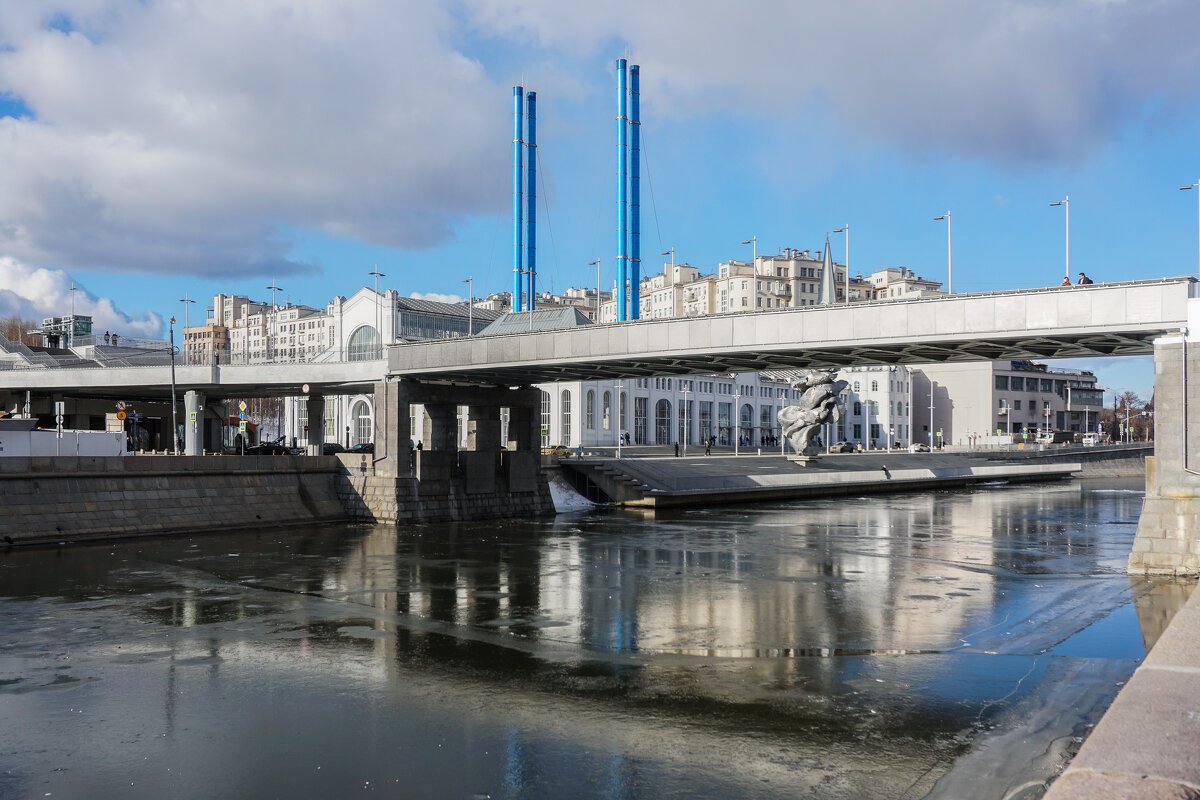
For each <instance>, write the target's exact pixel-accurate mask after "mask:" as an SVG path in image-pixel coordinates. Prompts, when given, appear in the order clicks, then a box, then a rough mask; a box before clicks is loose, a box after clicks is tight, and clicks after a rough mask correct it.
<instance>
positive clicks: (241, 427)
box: [238, 420, 246, 433]
mask: <svg viewBox="0 0 1200 800" xmlns="http://www.w3.org/2000/svg"><path fill="white" fill-rule="evenodd" d="M238 431H240V432H241V433H245V432H246V421H245V420H242V421H241V422H239V423H238Z"/></svg>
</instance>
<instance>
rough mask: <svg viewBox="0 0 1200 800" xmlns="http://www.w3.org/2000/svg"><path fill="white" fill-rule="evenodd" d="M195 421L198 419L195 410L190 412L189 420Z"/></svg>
mask: <svg viewBox="0 0 1200 800" xmlns="http://www.w3.org/2000/svg"><path fill="white" fill-rule="evenodd" d="M195 421H196V412H195V411H191V412H188V422H195Z"/></svg>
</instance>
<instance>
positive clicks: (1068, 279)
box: [1059, 275, 1071, 286]
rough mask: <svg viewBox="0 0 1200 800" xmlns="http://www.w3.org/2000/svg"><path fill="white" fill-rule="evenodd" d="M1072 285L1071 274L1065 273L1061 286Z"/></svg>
mask: <svg viewBox="0 0 1200 800" xmlns="http://www.w3.org/2000/svg"><path fill="white" fill-rule="evenodd" d="M1070 285H1071V276H1070V275H1063V279H1062V283H1060V284H1059V286H1070Z"/></svg>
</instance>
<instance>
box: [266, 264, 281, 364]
mask: <svg viewBox="0 0 1200 800" xmlns="http://www.w3.org/2000/svg"><path fill="white" fill-rule="evenodd" d="M266 288H267V289H270V290H271V327H269V328H267V360H268V361H270V360H271V359H272V355H271V332H272V330H273V329H274V327H275V293H276V292H281V291H283V290H282V289H280V288H279V287H278V286H276V285H275V281H271V285H270V286H267V287H266Z"/></svg>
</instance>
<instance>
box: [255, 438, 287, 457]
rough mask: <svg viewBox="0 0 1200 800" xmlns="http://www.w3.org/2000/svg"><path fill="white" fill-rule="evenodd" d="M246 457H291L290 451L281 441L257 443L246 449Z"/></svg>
mask: <svg viewBox="0 0 1200 800" xmlns="http://www.w3.org/2000/svg"><path fill="white" fill-rule="evenodd" d="M246 455H248V456H286V455H291V451H290V450H288V448H287V446H286V445H284V443H283V442H282V441H279V440H276V441H274V442H259V443H258V444H255V445H251V446H250V447H247V448H246Z"/></svg>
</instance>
